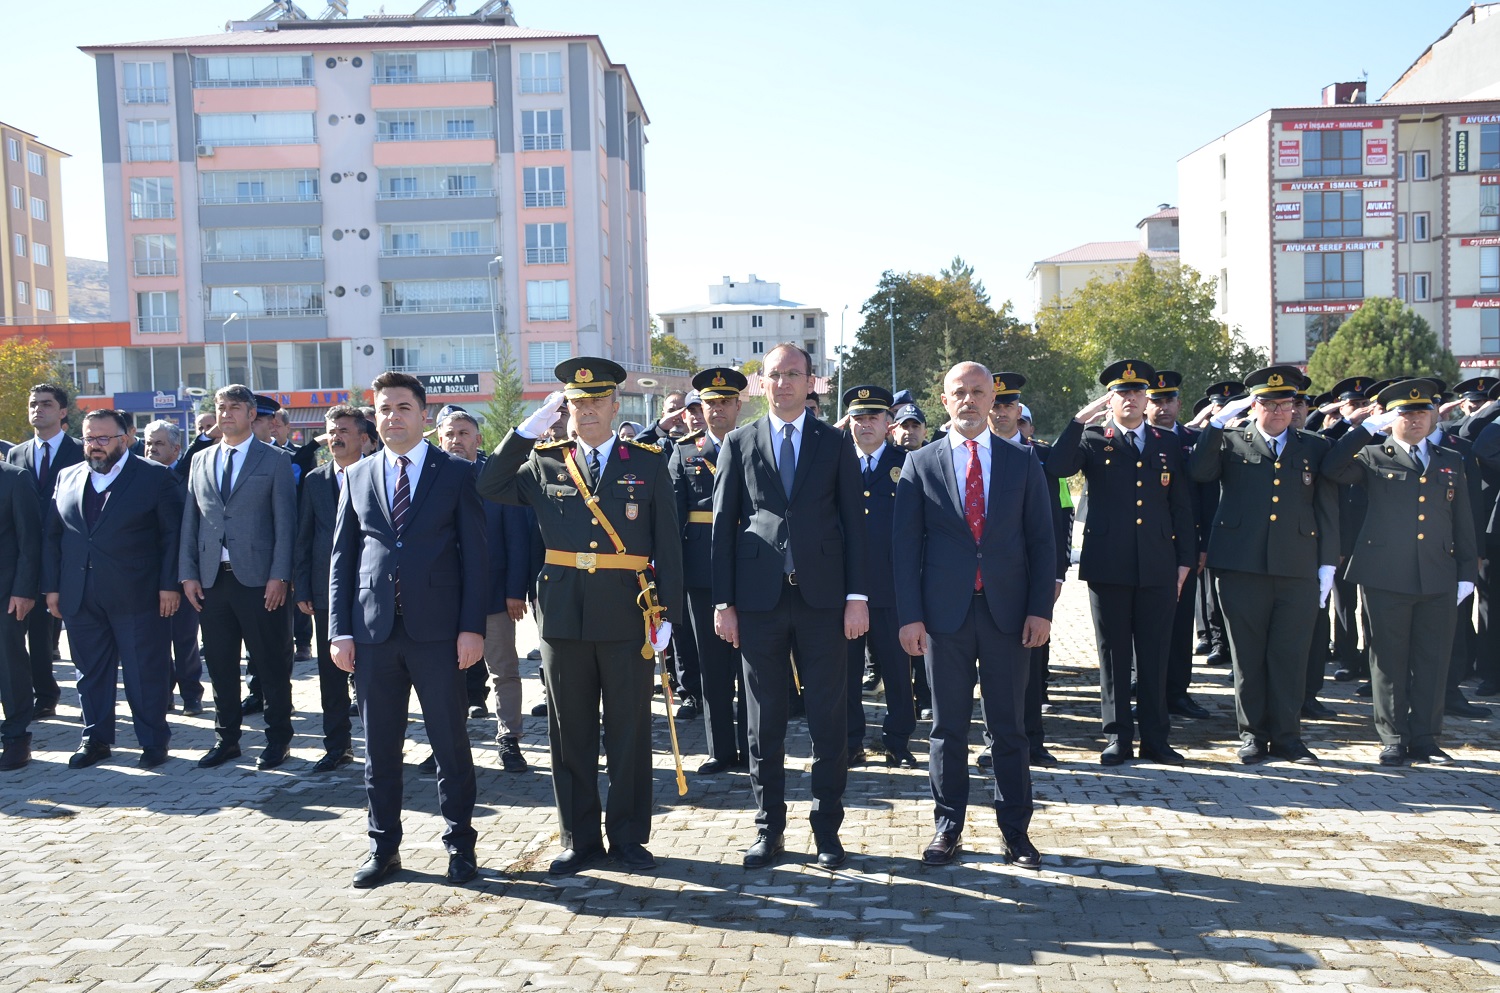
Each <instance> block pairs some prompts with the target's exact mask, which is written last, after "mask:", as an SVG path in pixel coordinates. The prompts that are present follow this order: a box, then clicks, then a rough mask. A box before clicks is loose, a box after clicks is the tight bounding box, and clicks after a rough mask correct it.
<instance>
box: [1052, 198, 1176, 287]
mask: <svg viewBox="0 0 1500 993" xmlns="http://www.w3.org/2000/svg"><path fill="white" fill-rule="evenodd" d="M1177 225H1178V212H1177V208H1176V207H1173V206H1172V205H1171V204H1165V203H1164V204H1162V205H1161V206H1160V207H1158V208H1157V209H1156V212H1155V213H1152V214H1148V215H1147V216H1145V217H1143V218H1141V219H1140V220H1139V221H1138V222H1136V225H1135V226H1136V230H1138V231H1140V237H1138V238H1136V239H1135V240H1133V241H1089V242H1084V243H1083V244H1082V245H1079V246H1077V247H1076V248H1070V249H1068V250H1067V251H1066V252H1058V253H1057V254H1056V255H1049V256H1048V257H1047V258H1045V259H1038V260H1037V261H1036V262H1035V263H1034V264H1033V265H1032V267H1031V271H1030V272H1029V273H1027V274H1026V278H1027V279H1030V280H1031V286H1032V290H1033V297H1034V299H1033V304H1034V306H1035V311H1033V312H1034V313H1035V312H1037V311H1040V310H1041V309H1042V308H1043V307H1045V306H1047V305H1048V304H1050V303H1052V302H1054V301H1057V300H1066V299H1067V298H1068V297H1070V296H1072V295H1073V294H1074V293H1077V292H1078V291H1079V290H1081V289H1083V288H1084V287H1085V286H1087V285H1088V284H1089V281H1090V280H1092V279H1097V278H1103V279H1114V278H1118V277H1119V276H1120V275H1121V274H1123V273H1124V272H1125V271H1126V270H1128V269H1129V268H1130V267H1131V266H1133V265H1135V261H1136V259H1138V258H1140V257H1141V256H1142V255H1144V256H1146V257H1147V258H1148V259H1150V260H1151V262H1152V264H1153V265H1155V266H1158V267H1159V266H1161V265H1166V264H1172V263H1175V262H1176V261H1177V255H1178V252H1177V240H1178V239H1177Z"/></svg>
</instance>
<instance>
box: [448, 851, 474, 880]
mask: <svg viewBox="0 0 1500 993" xmlns="http://www.w3.org/2000/svg"><path fill="white" fill-rule="evenodd" d="M477 875H479V863H478V862H476V861H475V860H474V853H473V852H449V853H448V882H450V883H457V884H460V885H461V884H463V883H467V882H468V881H469V880H471V879H473V878H474V877H475V876H477Z"/></svg>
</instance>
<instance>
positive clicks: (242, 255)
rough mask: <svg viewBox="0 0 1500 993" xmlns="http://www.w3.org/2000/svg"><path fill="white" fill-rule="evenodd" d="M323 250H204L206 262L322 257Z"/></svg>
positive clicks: (284, 260) (280, 260) (269, 260)
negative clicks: (222, 251)
mask: <svg viewBox="0 0 1500 993" xmlns="http://www.w3.org/2000/svg"><path fill="white" fill-rule="evenodd" d="M322 257H323V253H322V251H321V250H308V251H302V252H234V253H221V252H204V253H203V261H204V262H287V261H291V260H293V259H321V258H322Z"/></svg>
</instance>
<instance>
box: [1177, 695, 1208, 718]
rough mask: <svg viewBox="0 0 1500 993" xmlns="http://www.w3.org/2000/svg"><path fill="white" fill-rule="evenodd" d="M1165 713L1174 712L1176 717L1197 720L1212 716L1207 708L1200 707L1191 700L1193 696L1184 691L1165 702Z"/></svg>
mask: <svg viewBox="0 0 1500 993" xmlns="http://www.w3.org/2000/svg"><path fill="white" fill-rule="evenodd" d="M1167 713H1169V714H1176V715H1177V716H1178V717H1191V718H1193V719H1194V720H1199V721H1201V720H1204V719H1206V718H1209V717H1212V716H1213V714H1211V713H1209V712H1208V710H1207V708H1204V707H1200V706H1199V705H1198V704H1197V703H1195V702H1193V698H1192V697H1190V696H1188V695H1187V694H1186V693H1184V694H1183V695H1182V696H1180V697H1178V698H1177V699H1176V700H1173V701H1171V702H1170V703H1168V704H1167Z"/></svg>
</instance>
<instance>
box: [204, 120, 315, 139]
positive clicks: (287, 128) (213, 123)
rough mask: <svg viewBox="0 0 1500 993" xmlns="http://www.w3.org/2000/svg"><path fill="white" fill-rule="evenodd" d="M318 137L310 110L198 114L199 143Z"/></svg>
mask: <svg viewBox="0 0 1500 993" xmlns="http://www.w3.org/2000/svg"><path fill="white" fill-rule="evenodd" d="M317 140H318V137H317V132H316V131H315V130H314V129H313V115H312V114H310V113H296V112H291V111H280V112H277V111H261V112H258V113H254V114H199V115H198V144H200V145H210V146H218V145H312V144H315V143H316V142H317Z"/></svg>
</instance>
